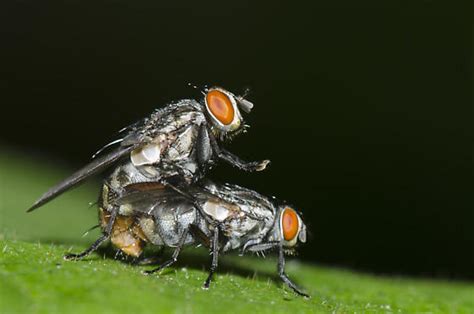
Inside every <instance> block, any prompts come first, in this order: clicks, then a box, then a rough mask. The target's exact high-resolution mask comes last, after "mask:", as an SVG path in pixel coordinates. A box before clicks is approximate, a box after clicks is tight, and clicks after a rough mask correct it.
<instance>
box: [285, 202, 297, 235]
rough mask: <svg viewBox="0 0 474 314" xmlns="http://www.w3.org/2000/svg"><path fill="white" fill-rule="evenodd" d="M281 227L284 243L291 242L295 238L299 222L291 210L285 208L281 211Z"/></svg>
mask: <svg viewBox="0 0 474 314" xmlns="http://www.w3.org/2000/svg"><path fill="white" fill-rule="evenodd" d="M281 226H282V229H283V238H284V239H285V240H286V241H291V240H293V239H294V238H295V237H296V235H297V234H298V230H299V220H298V215H297V214H296V212H295V211H294V210H293V209H291V208H289V207H286V208H285V209H284V210H283V214H282V216H281Z"/></svg>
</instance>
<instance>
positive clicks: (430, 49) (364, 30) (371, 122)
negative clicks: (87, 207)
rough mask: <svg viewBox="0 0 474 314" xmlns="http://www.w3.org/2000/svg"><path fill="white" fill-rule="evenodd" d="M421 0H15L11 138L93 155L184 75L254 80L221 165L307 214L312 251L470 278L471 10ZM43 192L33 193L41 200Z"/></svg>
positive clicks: (237, 179)
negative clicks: (253, 169)
mask: <svg viewBox="0 0 474 314" xmlns="http://www.w3.org/2000/svg"><path fill="white" fill-rule="evenodd" d="M461 4H462V3H456V2H454V1H453V2H448V1H444V2H437V1H407V2H406V3H405V4H402V3H400V2H395V1H374V2H373V3H372V2H368V1H311V2H310V1H308V2H299V1H290V2H276V1H272V2H267V3H264V2H258V3H257V1H238V2H224V1H214V2H206V3H204V2H201V1H156V0H153V1H129V0H120V1H91V2H89V3H87V2H84V1H2V4H1V5H0V26H1V27H0V32H1V38H0V39H1V40H0V45H1V51H0V58H1V68H0V104H1V108H2V110H1V114H0V116H1V117H2V118H1V124H0V142H3V143H4V145H7V146H13V147H15V148H18V149H21V150H23V151H24V152H26V153H29V154H32V155H43V156H46V157H47V160H49V162H50V163H51V164H52V165H54V164H55V163H57V162H64V163H66V164H69V165H70V166H71V167H72V168H73V167H79V166H80V165H82V164H84V163H86V162H87V161H88V159H89V157H90V155H91V153H93V152H94V151H95V150H96V149H97V148H99V147H101V146H102V145H103V144H104V143H106V142H108V141H109V140H112V139H114V135H115V132H116V131H117V130H118V129H120V128H121V127H122V126H125V125H128V124H129V123H130V122H133V121H135V120H137V119H139V118H141V117H143V116H145V115H147V114H149V113H150V112H151V111H152V110H153V109H154V108H155V107H159V106H162V105H164V104H166V103H167V102H168V101H171V100H177V99H181V98H190V97H200V93H199V91H198V90H195V89H193V88H191V87H189V86H188V83H193V84H196V85H204V84H210V85H214V84H216V85H220V86H223V87H225V88H227V89H229V90H232V91H234V92H235V93H240V92H242V91H244V89H245V88H246V87H249V88H250V89H251V94H250V96H249V97H248V98H249V99H250V100H252V101H253V102H254V103H255V110H254V111H253V112H252V113H251V115H248V116H247V122H248V123H249V124H251V125H252V128H251V129H250V132H249V133H248V134H246V135H244V136H241V137H239V138H238V139H236V140H235V141H234V142H233V143H231V144H229V145H228V148H229V149H230V150H231V151H233V152H235V153H237V154H238V155H240V156H242V157H245V158H246V159H263V158H270V159H271V160H272V162H273V163H272V165H271V167H270V168H269V169H268V171H265V172H263V173H257V174H245V173H242V172H239V171H237V170H235V169H231V168H230V167H229V166H226V165H222V164H221V165H220V166H219V167H217V168H216V169H215V171H213V172H212V173H211V174H210V176H211V177H213V178H220V179H221V180H225V181H230V182H234V183H239V184H242V185H244V186H247V187H251V188H254V189H256V190H258V191H259V192H261V193H264V194H268V195H276V196H278V197H279V198H282V199H287V200H289V201H290V202H292V203H294V204H295V205H296V206H297V207H298V208H299V209H301V210H302V211H303V212H304V218H305V221H306V222H307V225H308V226H309V228H310V230H311V233H312V234H311V238H310V241H309V243H308V244H306V245H305V246H304V247H302V249H301V256H302V257H303V258H305V259H307V260H312V261H316V262H319V263H329V264H331V265H344V266H349V267H354V268H359V269H364V270H369V271H375V272H390V273H404V274H415V275H429V276H435V277H440V276H441V277H461V278H472V277H473V276H474V273H473V267H472V265H474V258H473V251H474V250H473V249H474V243H473V242H474V233H473V221H474V217H473V205H474V204H473V197H472V183H473V180H472V179H473V172H472V170H473V169H472V165H473V163H472V139H473V137H472V135H473V134H472V122H473V121H472V94H471V92H472V33H471V31H472V20H471V16H472V8H469V7H468V6H463V5H461ZM32 201H33V200H32Z"/></svg>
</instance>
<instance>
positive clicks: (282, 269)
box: [278, 244, 310, 298]
mask: <svg viewBox="0 0 474 314" xmlns="http://www.w3.org/2000/svg"><path fill="white" fill-rule="evenodd" d="M278 275H280V278H281V280H283V282H284V283H286V284H287V285H288V287H290V288H291V289H292V290H293V291H294V292H296V293H297V294H299V295H301V296H303V297H306V298H309V297H310V296H309V295H307V294H306V293H304V292H302V291H301V290H300V289H299V288H298V287H297V286H296V285H295V284H294V283H293V281H291V280H290V278H288V276H287V275H286V273H285V255H284V254H283V246H282V245H281V244H280V247H279V250H278Z"/></svg>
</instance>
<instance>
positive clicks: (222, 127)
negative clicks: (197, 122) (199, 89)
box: [204, 87, 253, 140]
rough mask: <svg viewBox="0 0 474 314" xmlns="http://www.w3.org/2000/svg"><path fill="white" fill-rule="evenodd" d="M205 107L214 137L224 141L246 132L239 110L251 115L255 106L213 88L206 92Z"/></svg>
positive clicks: (223, 90)
mask: <svg viewBox="0 0 474 314" xmlns="http://www.w3.org/2000/svg"><path fill="white" fill-rule="evenodd" d="M204 107H205V110H206V117H207V120H208V122H209V124H210V125H211V128H212V131H213V132H214V135H216V137H217V138H219V139H221V140H224V139H226V138H232V137H233V136H235V135H237V134H239V133H240V132H242V131H244V130H245V125H244V121H243V119H242V115H241V114H240V110H239V108H240V109H242V110H243V111H245V112H246V113H249V112H250V111H251V110H252V108H253V104H252V103H251V102H249V101H248V100H245V99H244V98H243V97H239V96H235V95H234V94H232V93H231V92H229V91H227V90H225V89H223V88H219V87H212V88H209V89H207V90H205V94H204Z"/></svg>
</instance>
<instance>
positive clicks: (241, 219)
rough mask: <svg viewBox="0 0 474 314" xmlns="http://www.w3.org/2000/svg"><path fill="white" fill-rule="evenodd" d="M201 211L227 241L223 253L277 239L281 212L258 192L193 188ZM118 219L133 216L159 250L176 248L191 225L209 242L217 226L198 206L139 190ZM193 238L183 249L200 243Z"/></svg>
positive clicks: (170, 193) (122, 203) (166, 191)
mask: <svg viewBox="0 0 474 314" xmlns="http://www.w3.org/2000/svg"><path fill="white" fill-rule="evenodd" d="M189 191H191V194H192V195H193V196H194V197H195V198H196V199H197V201H198V203H199V205H200V206H201V208H202V209H203V210H204V211H205V213H206V214H207V215H208V216H209V217H210V218H211V221H213V222H215V223H216V224H219V228H220V232H221V234H222V235H223V236H224V240H223V242H221V251H224V252H225V251H229V250H233V249H239V248H244V247H245V245H246V244H248V243H251V244H255V243H258V242H261V241H275V240H278V239H277V238H279V234H280V233H281V232H280V230H279V224H278V219H277V218H278V217H279V216H278V214H279V209H278V207H277V206H276V205H274V204H273V203H272V202H271V201H270V200H269V199H268V198H266V197H264V196H262V195H260V194H258V193H257V192H255V191H252V190H249V189H246V188H243V187H240V186H237V185H230V184H223V185H216V184H213V183H210V182H206V183H205V184H204V185H203V187H202V188H201V187H196V186H193V187H190V190H189ZM117 203H118V204H120V206H119V210H118V214H119V215H125V216H126V215H134V216H135V217H137V221H138V222H139V224H140V227H141V229H142V230H143V232H144V234H145V235H146V237H147V238H148V239H149V240H150V242H151V243H152V244H154V245H158V246H163V245H164V246H168V247H176V246H177V245H178V243H179V240H180V235H181V234H182V232H183V231H184V230H187V229H189V228H190V225H194V226H195V227H198V228H199V229H200V230H201V231H202V232H203V233H204V234H205V235H206V236H207V237H210V236H211V233H212V232H211V230H212V228H213V226H211V224H210V223H209V222H208V220H206V219H204V217H203V216H202V214H201V212H200V211H199V210H198V209H197V208H196V207H195V205H194V204H193V203H192V202H190V201H188V200H187V199H185V198H184V197H183V196H181V195H179V194H177V193H176V192H174V191H172V190H169V189H160V190H153V191H136V192H131V193H129V194H127V195H126V196H124V197H122V198H121V199H119V200H117ZM197 240H198V239H196V237H195V235H193V234H192V233H190V234H188V236H187V238H186V241H185V243H184V244H194V243H197V242H198V241H197Z"/></svg>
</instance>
